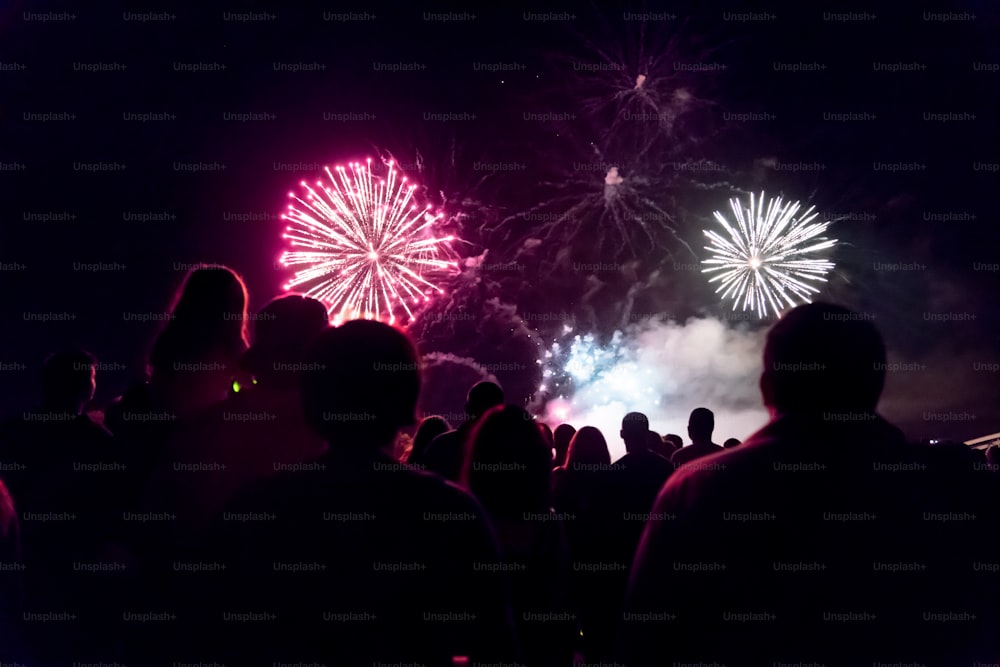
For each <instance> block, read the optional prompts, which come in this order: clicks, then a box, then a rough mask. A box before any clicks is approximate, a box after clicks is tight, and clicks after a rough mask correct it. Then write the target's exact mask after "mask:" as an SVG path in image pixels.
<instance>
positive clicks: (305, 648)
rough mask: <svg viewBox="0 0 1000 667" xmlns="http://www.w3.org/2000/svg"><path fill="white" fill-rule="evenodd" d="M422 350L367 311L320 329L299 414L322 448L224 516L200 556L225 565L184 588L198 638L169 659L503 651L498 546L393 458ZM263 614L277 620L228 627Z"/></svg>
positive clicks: (340, 659) (473, 511)
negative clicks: (200, 587) (366, 316)
mask: <svg viewBox="0 0 1000 667" xmlns="http://www.w3.org/2000/svg"><path fill="white" fill-rule="evenodd" d="M418 360H419V356H418V355H417V352H416V350H415V349H414V347H413V344H412V343H411V342H410V340H409V339H408V338H407V337H406V336H405V335H404V334H402V333H401V332H399V331H398V330H396V329H394V328H392V327H390V326H388V325H386V324H382V323H379V322H375V321H367V320H357V321H350V322H347V323H346V324H344V325H342V326H340V327H337V328H331V329H327V330H325V331H324V332H323V333H321V334H320V336H319V337H318V339H317V340H316V341H315V343H314V344H313V345H312V346H311V348H310V351H309V352H308V354H307V355H306V358H305V360H304V366H303V367H304V369H306V370H304V371H303V373H302V384H301V391H302V402H303V410H304V413H305V417H306V421H307V423H308V424H309V426H310V427H311V428H312V429H313V430H314V431H315V432H316V433H317V434H319V435H321V436H322V437H323V438H324V439H325V440H326V441H327V442H328V443H329V445H330V448H329V451H328V452H327V453H326V454H325V455H324V456H323V457H321V458H320V459H318V460H317V461H316V465H315V466H310V467H308V468H306V469H303V470H301V471H299V472H288V473H283V474H281V475H279V476H278V477H276V478H274V479H272V480H269V481H267V482H263V483H261V484H260V485H259V486H257V487H256V488H254V489H250V490H248V491H246V492H244V493H242V494H241V495H240V496H239V497H238V498H237V499H236V500H234V502H233V503H232V504H231V505H230V506H229V507H228V508H227V509H226V510H225V511H224V512H223V514H222V516H221V517H220V518H219V520H218V522H217V524H216V527H215V529H214V530H212V531H211V533H210V534H211V535H212V537H213V544H212V545H211V546H210V548H209V550H208V553H207V554H206V555H205V556H204V559H205V560H207V562H219V563H226V564H227V565H228V567H227V569H226V570H225V571H224V572H221V573H220V574H218V575H213V576H212V577H211V578H210V579H211V581H212V582H213V583H212V585H213V586H215V587H219V588H221V590H215V591H210V592H209V593H210V594H206V593H205V592H204V591H196V592H195V594H194V595H195V596H196V597H194V599H193V600H192V601H193V602H194V601H196V602H197V603H198V605H200V606H201V608H200V609H199V612H200V613H201V614H202V616H201V617H195V618H193V619H192V621H191V623H192V626H193V627H192V633H191V634H192V635H194V636H198V635H201V639H202V642H200V643H201V644H202V645H201V646H200V647H198V648H197V651H194V650H193V649H189V650H188V651H186V652H185V651H181V652H180V653H179V654H181V655H195V654H197V655H198V656H200V658H199V659H206V660H213V661H214V660H221V661H224V662H226V663H227V664H240V665H256V664H264V665H270V664H271V663H272V662H275V661H278V662H285V661H286V660H291V661H293V662H299V661H304V662H313V661H315V662H319V663H325V664H329V665H334V664H338V665H339V664H345V665H347V664H350V665H362V664H367V665H371V664H374V663H377V662H387V663H394V662H397V661H399V662H404V663H414V662H415V663H422V664H426V665H448V664H451V659H452V656H456V655H461V656H468V657H469V658H470V659H471V660H472V661H473V662H487V661H493V660H504V659H508V660H509V659H511V658H512V657H514V654H513V645H514V638H513V635H512V628H511V618H510V614H509V607H508V602H507V600H506V597H505V594H504V587H503V578H502V573H501V572H500V567H499V554H498V551H497V545H496V542H495V538H494V536H493V534H492V531H491V528H490V525H489V522H488V520H487V519H486V517H485V516H484V514H483V510H482V508H481V506H480V505H479V503H477V502H476V501H475V500H474V499H473V498H472V497H471V496H470V495H468V494H467V493H465V492H464V491H462V490H460V489H459V488H457V487H456V486H454V485H452V484H447V483H446V482H444V481H443V480H441V479H440V478H439V477H437V476H435V475H431V474H427V473H424V472H421V471H418V470H416V469H414V468H412V467H410V466H407V465H406V464H403V463H399V462H398V461H396V460H394V459H393V458H392V457H391V456H390V454H389V451H390V450H391V448H392V447H393V443H394V441H395V440H396V437H397V435H398V432H399V430H400V429H401V428H403V427H406V426H409V425H412V424H413V423H415V421H416V418H415V412H416V408H417V401H418V397H419V393H420V372H419V370H418ZM255 517H256V518H255ZM192 576H193V577H197V576H198V575H192ZM213 600H214V602H210V601H213ZM262 612H264V613H267V614H271V615H273V616H269V617H268V616H265V617H260V616H258V617H252V618H257V619H258V621H259V622H248V623H241V622H231V620H232V619H233V618H236V617H234V616H232V614H251V613H257V614H260V613H262ZM227 614H230V616H227ZM260 619H263V620H260ZM184 641H189V639H185V640H184Z"/></svg>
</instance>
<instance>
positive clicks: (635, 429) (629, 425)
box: [621, 412, 649, 452]
mask: <svg viewBox="0 0 1000 667" xmlns="http://www.w3.org/2000/svg"><path fill="white" fill-rule="evenodd" d="M648 433H649V418H648V417H646V415H644V414H642V413H641V412H630V413H628V414H627V415H625V417H624V418H623V419H622V430H621V437H622V440H624V441H625V449H626V450H627V451H629V452H644V451H646V449H647V448H648V445H649V436H648V435H647V434H648Z"/></svg>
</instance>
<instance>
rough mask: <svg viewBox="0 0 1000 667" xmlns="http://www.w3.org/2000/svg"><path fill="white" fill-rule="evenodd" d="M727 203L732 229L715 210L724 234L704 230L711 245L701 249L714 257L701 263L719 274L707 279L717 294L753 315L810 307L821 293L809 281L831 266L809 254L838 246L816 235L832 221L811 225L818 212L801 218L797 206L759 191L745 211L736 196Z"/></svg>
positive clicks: (819, 279)
mask: <svg viewBox="0 0 1000 667" xmlns="http://www.w3.org/2000/svg"><path fill="white" fill-rule="evenodd" d="M765 201H766V202H767V203H766V205H765ZM729 203H730V207H731V208H732V212H733V216H734V219H735V221H736V222H735V225H734V224H732V223H730V222H729V221H728V220H727V219H726V218H725V216H723V215H722V213H720V212H718V211H716V212H715V219H716V220H717V221H718V222H719V224H721V225H722V227H723V229H725V231H726V236H723V235H722V234H719V233H717V232H715V231H711V230H706V231H705V236H707V237H708V238H709V240H710V241H711V245H709V246H706V247H705V249H706V250H708V251H710V252H711V253H712V257H711V258H710V259H706V260H703V261H702V264H704V265H706V266H707V267H708V268H705V269H703V270H702V272H703V273H717V274H718V275H716V276H715V277H713V278H712V279H711V280H709V282H711V283H715V282H718V283H720V285H719V288H718V289H717V290H716V294H718V293H719V292H722V298H723V299H725V298H732V300H733V310H736V308H737V307H738V306H740V305H741V304H742V306H743V310H754V311H757V314H758V315H759V316H760V317H762V318H763V317H765V315H766V313H767V311H768V310H769V309H770V310H772V311H773V312H774V314H775V316H780V314H781V311H782V310H784V309H785V308H786V307H794V306H796V305H797V304H798V303H808V302H809V301H810V300H811V296H812V295H814V294H818V293H819V289H818V288H817V287H815V285H814V284H811V283H817V282H826V278H825V276H826V274H827V273H829V272H830V271H831V270H832V269H833V267H834V265H833V262H831V261H829V260H827V259H822V258H817V257H813V256H812V255H813V253H816V252H819V251H821V250H828V249H830V248H832V247H833V246H834V245H835V244H836V242H837V241H836V239H827V238H824V237H821V236H820V235H821V234H823V233H824V232H825V231H826V230H827V228H828V227H829V226H830V222H813V221H814V220H815V219H816V218H817V216H818V215H819V214H818V213H816V212H814V207H812V206H810V207H809V208H808V209H807V210H805V211H803V212H802V213H801V215H800V214H799V210H800V209H801V205H800V203H799V202H797V201H796V202H784V201H782V199H781V197H775V198H772V199H770V200H766V198H765V195H764V193H763V192H761V193H760V197H755V196H754V195H753V194H752V193H751V195H750V206H749V208H743V205H742V204H741V202H740V200H739V199H738V198H734V199H731V200H730V202H729ZM727 237H728V238H727Z"/></svg>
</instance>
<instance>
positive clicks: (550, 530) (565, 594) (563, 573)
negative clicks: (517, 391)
mask: <svg viewBox="0 0 1000 667" xmlns="http://www.w3.org/2000/svg"><path fill="white" fill-rule="evenodd" d="M551 464H552V447H551V444H550V443H548V442H547V441H546V440H545V436H544V432H543V430H542V429H540V428H538V422H536V421H534V420H533V419H532V418H531V415H529V414H528V413H527V412H526V411H525V410H524V409H523V408H519V407H516V406H511V405H508V406H505V407H499V406H498V407H495V408H493V409H491V410H489V411H488V412H487V413H486V414H485V415H483V416H482V418H481V419H480V420H479V421H478V422H477V423H476V425H475V427H474V428H473V430H472V433H471V435H470V437H469V457H468V460H467V461H466V464H465V469H464V471H463V482H464V483H465V484H466V485H467V486H468V488H469V490H470V491H472V493H473V494H474V495H475V496H476V497H477V498H478V499H479V501H480V502H481V503H482V504H483V507H485V508H486V511H487V513H488V514H489V515H490V517H491V518H492V520H493V524H494V526H496V529H497V533H498V535H499V538H500V546H501V554H502V556H503V560H504V562H505V563H506V564H507V565H508V566H509V568H508V570H509V572H510V573H511V574H510V579H511V582H512V589H513V590H512V592H513V596H512V605H513V610H514V618H515V619H516V623H517V628H518V635H519V637H520V639H521V641H522V643H523V647H524V659H523V661H522V662H524V663H525V664H527V665H529V666H531V667H534V666H535V665H537V666H538V667H544V666H547V665H552V666H553V667H556V666H558V665H566V666H569V665H571V664H572V662H573V651H574V647H575V645H576V642H577V639H578V636H579V631H578V628H577V624H576V620H575V614H574V612H573V610H572V608H571V607H570V605H569V590H570V586H569V583H570V582H569V579H570V556H569V547H568V544H567V541H566V533H565V530H564V528H563V524H562V522H561V521H558V520H557V515H555V514H554V513H553V511H552V492H551V471H552V468H551Z"/></svg>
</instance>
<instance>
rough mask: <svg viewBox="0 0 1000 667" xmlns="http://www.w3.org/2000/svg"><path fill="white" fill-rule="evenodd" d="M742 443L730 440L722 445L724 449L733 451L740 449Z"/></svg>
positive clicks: (733, 439) (734, 439)
mask: <svg viewBox="0 0 1000 667" xmlns="http://www.w3.org/2000/svg"><path fill="white" fill-rule="evenodd" d="M739 445H740V441H739V440H738V439H736V438H729V439H728V440H726V441H725V442H724V443H722V448H723V449H732V448H733V447H739Z"/></svg>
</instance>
